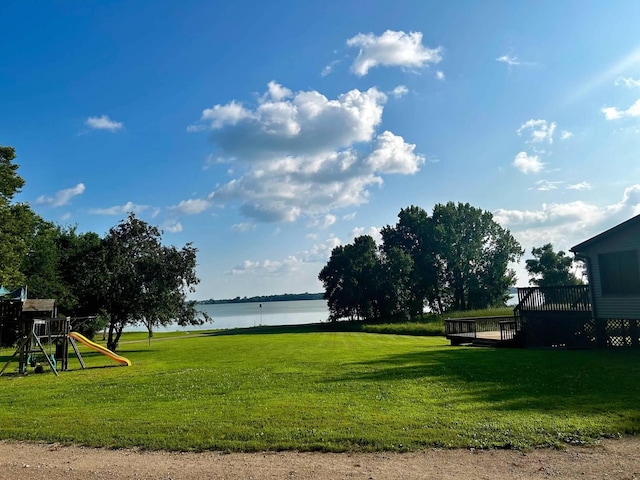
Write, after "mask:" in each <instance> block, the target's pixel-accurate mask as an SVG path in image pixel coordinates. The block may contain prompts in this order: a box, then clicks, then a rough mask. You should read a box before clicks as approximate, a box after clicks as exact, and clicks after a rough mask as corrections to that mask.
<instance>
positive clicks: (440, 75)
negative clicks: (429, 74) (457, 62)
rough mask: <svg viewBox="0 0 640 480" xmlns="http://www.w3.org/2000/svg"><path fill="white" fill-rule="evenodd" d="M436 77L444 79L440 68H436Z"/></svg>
mask: <svg viewBox="0 0 640 480" xmlns="http://www.w3.org/2000/svg"><path fill="white" fill-rule="evenodd" d="M436 78H437V79H438V80H441V81H444V79H445V76H444V72H443V71H442V70H438V71H437V72H436Z"/></svg>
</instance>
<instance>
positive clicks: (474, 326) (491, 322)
mask: <svg viewBox="0 0 640 480" xmlns="http://www.w3.org/2000/svg"><path fill="white" fill-rule="evenodd" d="M517 330H518V325H517V322H516V319H515V318H514V317H513V316H498V317H474V318H447V319H446V320H445V321H444V332H445V335H446V336H447V338H471V339H473V338H478V336H479V335H478V334H480V335H482V333H486V332H496V333H497V332H500V338H501V340H513V338H514V336H515V333H516V332H517Z"/></svg>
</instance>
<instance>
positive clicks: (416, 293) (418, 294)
mask: <svg viewBox="0 0 640 480" xmlns="http://www.w3.org/2000/svg"><path fill="white" fill-rule="evenodd" d="M381 233H382V240H383V244H382V250H383V251H384V252H385V253H387V254H389V253H390V252H391V251H392V250H394V249H399V250H401V251H403V252H404V253H405V254H406V255H408V256H409V257H410V258H411V260H412V263H413V265H412V266H411V269H410V270H411V272H410V273H409V277H408V278H407V281H406V282H404V286H405V288H406V289H407V290H408V291H407V292H404V293H403V294H402V297H403V298H404V299H405V302H406V303H405V305H404V310H405V311H407V312H408V313H409V314H410V315H411V316H417V315H421V314H422V311H423V310H424V305H425V302H426V303H428V304H429V306H430V307H431V309H432V310H439V308H438V305H437V300H438V298H439V293H438V285H439V284H438V264H437V250H436V247H437V245H436V244H435V238H434V235H433V223H432V221H431V218H430V217H429V214H428V213H427V212H426V211H425V210H424V209H422V208H420V207H416V206H413V205H412V206H410V207H407V208H403V209H402V210H400V213H399V214H398V222H397V223H396V225H395V226H393V227H391V226H389V225H387V226H386V227H384V228H383V229H382V231H381Z"/></svg>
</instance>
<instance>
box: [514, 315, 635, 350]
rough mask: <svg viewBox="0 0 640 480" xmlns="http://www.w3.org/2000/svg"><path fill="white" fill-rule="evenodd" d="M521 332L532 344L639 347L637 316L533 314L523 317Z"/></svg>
mask: <svg viewBox="0 0 640 480" xmlns="http://www.w3.org/2000/svg"><path fill="white" fill-rule="evenodd" d="M522 334H523V336H524V342H525V345H526V346H527V347H533V348H536V347H538V348H545V347H546V348H548V347H560V348H607V347H635V348H639V347H640V320H626V319H595V320H594V319H585V318H575V317H574V318H570V317H569V318H568V317H563V316H562V315H559V316H535V315H532V316H527V317H523V318H522Z"/></svg>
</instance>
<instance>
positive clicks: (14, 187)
mask: <svg viewBox="0 0 640 480" xmlns="http://www.w3.org/2000/svg"><path fill="white" fill-rule="evenodd" d="M15 158H16V152H15V150H14V149H13V148H12V147H5V146H2V145H0V283H1V284H4V285H7V286H17V285H21V284H23V283H24V281H25V276H24V274H23V273H22V272H21V270H20V267H21V263H22V259H23V258H24V256H25V255H26V254H27V252H28V250H29V240H30V239H31V238H32V236H33V230H34V228H35V224H36V221H37V218H38V217H37V215H36V214H35V213H34V212H33V211H32V210H31V208H30V207H29V205H27V204H24V203H15V204H14V203H12V201H13V197H14V195H15V194H16V193H18V192H20V189H21V188H22V186H23V185H24V180H23V179H22V177H20V175H18V165H17V164H16V163H15V162H14V160H15Z"/></svg>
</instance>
